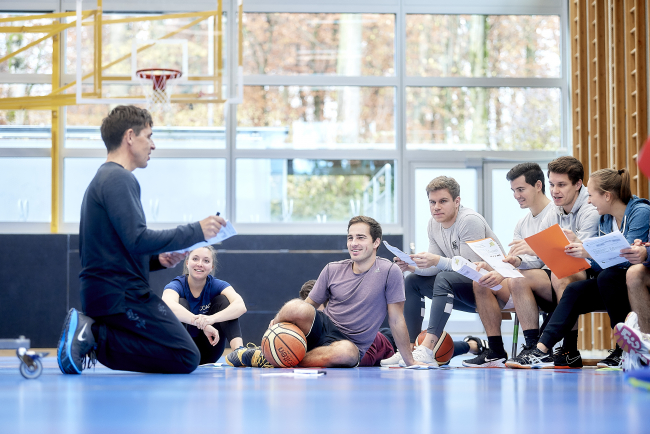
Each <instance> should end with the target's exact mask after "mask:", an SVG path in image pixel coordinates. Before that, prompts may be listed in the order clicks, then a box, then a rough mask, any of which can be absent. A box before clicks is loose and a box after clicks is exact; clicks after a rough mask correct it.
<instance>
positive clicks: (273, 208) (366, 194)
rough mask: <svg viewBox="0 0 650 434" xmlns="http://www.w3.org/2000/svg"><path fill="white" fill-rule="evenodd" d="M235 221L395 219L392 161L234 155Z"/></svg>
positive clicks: (384, 220)
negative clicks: (266, 157) (246, 157)
mask: <svg viewBox="0 0 650 434" xmlns="http://www.w3.org/2000/svg"><path fill="white" fill-rule="evenodd" d="M236 167H237V169H236V174H237V175H236V176H237V180H236V186H237V193H236V198H237V222H245V223H269V222H285V223H288V222H317V223H327V222H347V221H348V220H349V219H350V218H352V217H354V216H355V215H359V214H363V215H367V216H370V217H373V218H374V219H376V220H377V221H379V222H380V223H396V222H397V215H396V210H395V174H396V172H395V161H393V160H386V161H376V160H375V161H373V160H303V159H295V160H270V159H243V158H239V159H237V163H236Z"/></svg>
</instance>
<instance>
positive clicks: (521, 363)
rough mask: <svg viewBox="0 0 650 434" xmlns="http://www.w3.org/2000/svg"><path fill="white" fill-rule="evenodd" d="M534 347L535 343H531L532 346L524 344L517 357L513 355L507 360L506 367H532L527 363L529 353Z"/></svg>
mask: <svg viewBox="0 0 650 434" xmlns="http://www.w3.org/2000/svg"><path fill="white" fill-rule="evenodd" d="M533 348H535V346H534V345H531V346H530V347H527V346H526V345H522V346H521V352H520V353H519V354H518V355H517V356H516V357H513V358H511V359H508V360H507V361H506V367H507V368H513V369H527V368H530V366H528V365H527V364H526V357H528V354H529V353H530V352H532V351H533Z"/></svg>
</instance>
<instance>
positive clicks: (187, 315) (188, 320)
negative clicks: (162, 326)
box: [163, 299, 196, 325]
mask: <svg viewBox="0 0 650 434" xmlns="http://www.w3.org/2000/svg"><path fill="white" fill-rule="evenodd" d="M163 301H165V303H167V306H169V308H170V309H171V311H172V312H173V313H174V315H176V318H178V320H179V321H180V322H182V323H185V324H191V325H194V318H195V317H196V315H194V314H193V313H192V312H190V311H189V310H187V309H185V308H184V307H183V306H181V305H180V304H178V303H175V302H173V301H172V302H169V301H166V300H164V299H163Z"/></svg>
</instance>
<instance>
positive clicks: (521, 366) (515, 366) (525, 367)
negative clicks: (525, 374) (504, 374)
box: [505, 362, 532, 369]
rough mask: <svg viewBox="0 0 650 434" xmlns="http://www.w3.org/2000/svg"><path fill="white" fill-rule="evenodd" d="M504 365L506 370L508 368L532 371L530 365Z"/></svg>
mask: <svg viewBox="0 0 650 434" xmlns="http://www.w3.org/2000/svg"><path fill="white" fill-rule="evenodd" d="M505 365H506V368H510V369H532V366H531V365H522V364H520V363H517V362H506V363H505Z"/></svg>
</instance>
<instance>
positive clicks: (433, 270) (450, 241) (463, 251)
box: [415, 205, 503, 276]
mask: <svg viewBox="0 0 650 434" xmlns="http://www.w3.org/2000/svg"><path fill="white" fill-rule="evenodd" d="M427 232H428V234H429V253H435V254H436V255H440V256H441V258H440V262H438V266H437V267H436V266H434V267H429V268H425V269H421V268H416V269H415V274H419V275H420V276H434V275H436V274H438V273H439V272H440V271H452V270H453V269H452V268H451V258H453V257H454V256H462V257H463V258H465V259H467V260H468V261H471V262H480V261H483V259H481V257H480V256H479V255H477V254H476V253H474V250H472V249H471V248H470V247H469V246H468V245H467V241H476V240H482V239H484V238H492V239H493V240H494V241H496V242H497V244H498V245H499V248H500V249H501V251H502V252H503V246H502V245H501V242H500V241H499V239H498V238H497V235H496V234H495V233H494V231H492V228H490V225H488V224H487V222H486V221H485V219H484V218H483V216H482V215H481V214H479V213H477V212H476V211H474V210H473V209H471V208H466V207H464V206H462V205H461V206H460V209H459V210H458V215H457V216H456V221H455V222H454V224H453V225H451V227H449V228H447V229H445V228H443V227H442V224H441V223H438V222H437V221H436V220H435V219H434V218H433V217H431V219H430V220H429V226H428V227H427Z"/></svg>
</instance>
